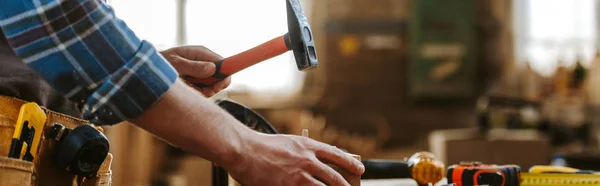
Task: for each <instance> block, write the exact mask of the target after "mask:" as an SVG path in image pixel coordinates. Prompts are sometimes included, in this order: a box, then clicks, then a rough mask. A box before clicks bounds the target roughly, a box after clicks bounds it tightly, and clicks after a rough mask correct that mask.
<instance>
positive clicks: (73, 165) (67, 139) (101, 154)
mask: <svg viewBox="0 0 600 186" xmlns="http://www.w3.org/2000/svg"><path fill="white" fill-rule="evenodd" d="M46 137H48V138H51V139H54V140H56V141H57V142H58V144H57V146H56V150H55V151H54V163H55V164H56V165H57V166H59V167H60V168H62V169H65V170H66V171H67V172H70V173H73V174H75V175H78V176H83V177H85V178H88V179H91V178H93V177H95V176H96V175H97V173H98V170H99V169H100V166H101V165H102V163H104V160H105V159H106V156H108V151H109V143H108V139H107V138H106V136H104V134H102V131H101V128H96V127H94V126H93V125H81V126H79V127H77V128H75V129H68V128H66V127H65V126H63V125H61V124H58V123H57V124H54V125H53V126H52V127H51V128H50V129H49V130H48V131H47V132H46Z"/></svg>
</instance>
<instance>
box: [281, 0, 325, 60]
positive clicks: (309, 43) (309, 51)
mask: <svg viewBox="0 0 600 186" xmlns="http://www.w3.org/2000/svg"><path fill="white" fill-rule="evenodd" d="M286 1H287V2H286V4H287V21H288V32H289V37H290V41H291V45H292V46H291V49H292V51H293V52H294V58H295V59H296V64H297V65H298V70H307V69H311V68H315V67H317V66H318V64H319V62H318V60H317V51H316V49H315V42H314V37H313V34H312V29H311V28H310V24H309V23H308V19H306V16H305V15H304V10H302V5H300V2H298V0H286Z"/></svg>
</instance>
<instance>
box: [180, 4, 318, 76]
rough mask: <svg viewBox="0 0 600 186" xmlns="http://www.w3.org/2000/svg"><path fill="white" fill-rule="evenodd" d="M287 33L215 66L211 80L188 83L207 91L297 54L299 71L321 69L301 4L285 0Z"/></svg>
mask: <svg viewBox="0 0 600 186" xmlns="http://www.w3.org/2000/svg"><path fill="white" fill-rule="evenodd" d="M286 6H287V22H288V33H286V34H284V35H283V36H279V37H276V38H274V39H272V40H270V41H267V42H265V43H263V44H261V45H258V46H256V47H254V48H252V49H250V50H247V51H244V52H242V53H239V54H236V55H234V56H231V57H228V58H225V59H223V60H221V61H217V62H215V65H216V67H217V68H216V71H215V74H214V75H213V76H212V77H209V78H204V79H190V80H188V82H189V83H191V84H194V85H196V86H200V87H205V86H211V85H214V84H215V83H217V82H219V81H221V80H223V79H225V78H227V77H229V76H231V75H233V74H235V73H237V72H239V71H241V70H243V69H245V68H248V67H250V66H253V65H255V64H258V63H260V62H262V61H265V60H267V59H271V58H273V57H276V56H279V55H281V54H284V53H286V52H288V51H290V50H291V51H293V52H294V58H295V60H296V64H297V66H298V70H300V71H304V70H308V69H312V68H314V67H317V66H318V60H317V52H316V50H315V43H314V38H313V35H312V30H311V28H310V25H309V23H308V20H307V19H306V16H304V11H303V10H302V6H301V5H300V2H298V0H286Z"/></svg>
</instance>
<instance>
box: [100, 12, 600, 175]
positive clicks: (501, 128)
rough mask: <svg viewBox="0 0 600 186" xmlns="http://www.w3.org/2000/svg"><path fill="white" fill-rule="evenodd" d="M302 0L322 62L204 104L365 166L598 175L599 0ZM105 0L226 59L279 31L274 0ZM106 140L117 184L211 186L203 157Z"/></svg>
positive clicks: (170, 41) (268, 73) (140, 140)
mask: <svg viewBox="0 0 600 186" xmlns="http://www.w3.org/2000/svg"><path fill="white" fill-rule="evenodd" d="M300 1H301V3H302V4H303V8H304V10H305V13H306V15H307V16H308V18H309V21H310V24H311V26H312V29H313V32H314V37H315V43H316V48H317V53H318V56H319V67H318V68H317V69H314V70H311V71H306V72H299V71H298V70H297V67H296V65H295V62H294V61H293V60H294V58H293V54H292V53H291V52H288V53H286V54H285V55H282V56H279V57H276V58H273V59H271V60H268V61H266V62H263V63H261V64H258V65H255V66H253V67H251V68H249V69H247V70H245V71H242V72H240V73H238V74H236V75H234V76H233V84H232V85H231V86H230V88H228V89H227V90H225V91H223V92H221V93H219V94H218V95H216V96H215V97H213V99H220V98H227V99H231V100H234V101H236V102H239V103H242V104H244V105H246V106H248V107H250V108H252V109H254V110H256V111H257V112H259V113H260V114H261V115H263V116H264V117H265V118H266V119H267V120H269V121H270V122H271V123H272V124H273V125H274V126H275V127H276V128H277V130H279V132H280V133H285V134H296V135H300V133H301V130H302V129H308V130H309V131H310V137H311V138H313V139H316V140H319V141H322V142H325V143H328V144H331V145H335V146H338V147H340V148H344V149H346V150H348V151H349V152H350V153H353V154H358V155H360V156H361V157H362V158H363V159H397V160H402V159H403V158H405V157H408V156H410V155H412V154H413V153H415V152H418V151H429V152H432V153H434V154H435V155H436V156H437V157H438V158H440V159H441V160H442V161H444V163H446V164H447V165H449V164H455V163H458V162H459V161H482V162H489V163H497V164H519V165H521V166H522V168H524V169H525V170H526V169H528V168H529V167H530V166H532V165H538V164H552V163H554V164H559V163H562V164H567V165H569V166H572V167H576V168H584V169H595V170H598V169H600V163H599V162H600V161H599V160H597V158H594V157H598V156H597V155H598V153H597V152H598V148H599V146H598V144H599V143H598V139H599V137H600V128H599V125H600V123H599V122H600V120H599V118H598V116H600V114H598V112H599V111H600V110H599V109H600V107H598V105H599V104H600V87H598V85H600V53H599V51H600V40H599V37H598V36H599V34H600V33H599V30H600V24H598V23H599V21H600V19H599V18H600V11H599V10H600V1H596V0H570V1H564V0H484V1H481V0H370V1H365V0H320V1H319V0H300ZM108 2H109V4H111V5H112V6H113V7H114V9H115V10H116V14H117V16H119V17H120V18H121V19H123V20H125V22H126V23H127V24H128V25H129V26H130V27H131V28H132V29H133V30H134V31H135V32H136V34H137V35H138V36H140V37H141V38H144V39H146V40H148V41H150V42H151V43H153V44H154V45H155V46H156V47H157V48H159V49H161V50H165V49H168V48H171V47H175V46H180V45H203V46H206V47H208V48H210V49H212V50H213V51H215V52H216V53H218V54H220V55H222V56H224V57H227V56H231V55H234V54H237V53H239V52H242V51H244V50H247V49H249V48H251V47H254V46H256V45H258V44H261V43H262V42H265V41H267V40H269V39H272V38H274V37H277V36H280V35H281V34H284V33H286V32H287V20H286V9H285V1H284V0H260V1H247V0H219V1H214V0H109V1H108ZM107 135H108V137H109V138H110V140H111V151H112V153H113V154H114V155H115V161H114V164H113V174H114V178H113V181H114V185H116V186H120V185H210V184H211V163H210V162H207V161H206V160H203V159H201V158H197V157H193V156H191V155H189V154H186V153H184V152H181V151H178V150H177V149H174V148H172V147H170V146H169V145H167V144H166V143H164V142H162V141H161V140H159V139H157V138H155V137H153V136H152V135H150V134H148V133H146V132H144V131H142V130H141V129H139V128H136V127H135V126H133V125H117V126H114V127H110V128H108V129H107Z"/></svg>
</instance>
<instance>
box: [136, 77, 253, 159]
mask: <svg viewBox="0 0 600 186" xmlns="http://www.w3.org/2000/svg"><path fill="white" fill-rule="evenodd" d="M130 121H131V122H132V123H134V124H136V125H138V126H140V127H142V128H144V129H145V130H147V131H149V132H151V133H153V134H155V135H157V136H159V137H161V138H163V139H164V140H166V141H167V142H169V143H171V144H173V145H175V146H178V147H180V148H182V149H184V150H185V151H188V152H190V153H193V154H196V155H199V156H201V157H203V158H206V159H208V160H211V161H214V162H217V163H219V164H221V165H225V164H229V163H230V162H231V161H233V160H232V158H235V157H236V156H237V155H238V154H239V153H240V149H241V148H242V147H241V145H242V144H241V143H243V141H244V140H243V139H245V138H246V137H247V136H249V135H252V133H253V131H251V130H250V129H248V128H247V127H245V126H243V125H241V124H237V123H239V122H238V121H237V120H236V119H235V118H233V117H232V116H231V115H229V114H227V113H226V112H225V111H224V110H223V109H221V108H219V107H218V106H217V105H216V104H214V103H212V102H211V101H210V100H208V99H207V98H205V97H204V96H202V95H201V94H200V93H198V92H197V91H195V90H193V89H192V88H191V87H189V86H187V85H185V84H184V83H183V82H181V81H180V80H178V81H177V82H176V83H175V84H174V85H173V86H172V87H171V88H170V89H169V90H168V91H167V93H166V94H165V95H164V96H163V97H162V98H161V99H160V100H159V101H157V102H156V103H155V105H153V106H152V107H150V109H148V110H146V111H145V112H144V113H143V114H142V115H141V116H140V117H138V118H136V119H132V120H130Z"/></svg>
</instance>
